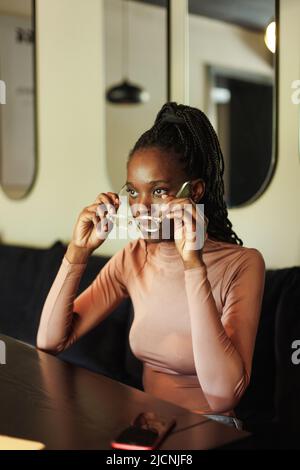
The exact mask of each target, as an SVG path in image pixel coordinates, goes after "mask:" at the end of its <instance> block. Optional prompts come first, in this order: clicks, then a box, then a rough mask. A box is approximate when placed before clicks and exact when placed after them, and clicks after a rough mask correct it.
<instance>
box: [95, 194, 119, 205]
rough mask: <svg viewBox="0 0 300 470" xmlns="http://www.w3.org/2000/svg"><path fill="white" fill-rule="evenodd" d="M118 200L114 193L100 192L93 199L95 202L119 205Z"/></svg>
mask: <svg viewBox="0 0 300 470" xmlns="http://www.w3.org/2000/svg"><path fill="white" fill-rule="evenodd" d="M118 201H119V198H118V195H117V194H115V193H100V194H99V195H98V196H97V197H96V199H95V203H98V204H106V205H113V206H119V202H118Z"/></svg>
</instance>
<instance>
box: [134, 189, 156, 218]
mask: <svg viewBox="0 0 300 470" xmlns="http://www.w3.org/2000/svg"><path fill="white" fill-rule="evenodd" d="M151 204H153V200H152V196H151V194H150V195H149V194H144V195H143V194H141V195H140V196H139V197H138V198H137V200H136V201H135V214H136V216H139V215H142V214H143V215H145V214H150V212H151Z"/></svg>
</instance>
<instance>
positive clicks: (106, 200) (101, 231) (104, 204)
mask: <svg viewBox="0 0 300 470" xmlns="http://www.w3.org/2000/svg"><path fill="white" fill-rule="evenodd" d="M119 205H120V201H119V197H118V195H117V194H116V193H112V192H108V193H100V194H99V196H98V197H97V198H96V199H95V202H94V203H93V204H91V205H90V206H87V207H85V208H84V209H83V210H82V211H81V213H80V214H79V217H78V219H77V222H76V225H75V227H74V230H73V237H72V244H73V246H75V247H78V248H84V249H85V250H87V251H90V252H91V253H92V251H94V250H95V249H96V248H98V247H99V246H100V245H102V243H104V241H105V240H106V238H107V236H108V235H109V233H110V232H111V230H112V228H113V222H112V221H111V220H108V219H107V218H106V215H107V212H108V211H110V212H111V213H113V214H114V213H116V211H117V209H118V208H119Z"/></svg>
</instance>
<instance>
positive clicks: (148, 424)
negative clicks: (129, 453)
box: [111, 412, 176, 450]
mask: <svg viewBox="0 0 300 470" xmlns="http://www.w3.org/2000/svg"><path fill="white" fill-rule="evenodd" d="M175 424H176V421H175V419H174V418H165V417H163V416H160V415H158V414H156V413H153V412H146V413H140V414H139V415H138V416H137V417H136V418H135V419H134V420H133V422H132V424H131V425H130V426H128V427H127V428H126V429H124V430H123V431H122V432H121V433H120V434H119V435H118V436H117V438H116V439H114V440H112V441H111V447H112V448H113V449H122V450H153V449H155V448H157V446H158V445H159V444H160V443H161V442H162V440H163V439H164V438H165V437H166V436H167V434H168V433H169V432H170V431H171V429H172V428H173V427H174V426H175Z"/></svg>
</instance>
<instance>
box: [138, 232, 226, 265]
mask: <svg viewBox="0 0 300 470" xmlns="http://www.w3.org/2000/svg"><path fill="white" fill-rule="evenodd" d="M142 241H143V243H144V244H145V245H147V251H148V253H149V254H150V255H152V256H155V258H157V259H159V260H160V261H162V262H164V261H166V262H170V261H176V260H179V261H181V256H180V254H179V252H178V250H177V248H176V245H175V242H174V241H171V240H167V241H162V242H157V243H147V242H146V241H145V240H144V239H142ZM218 243H219V242H218V241H215V240H212V239H210V238H207V240H206V241H205V244H204V247H203V253H205V252H207V251H209V250H210V249H214V248H215V245H218Z"/></svg>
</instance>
